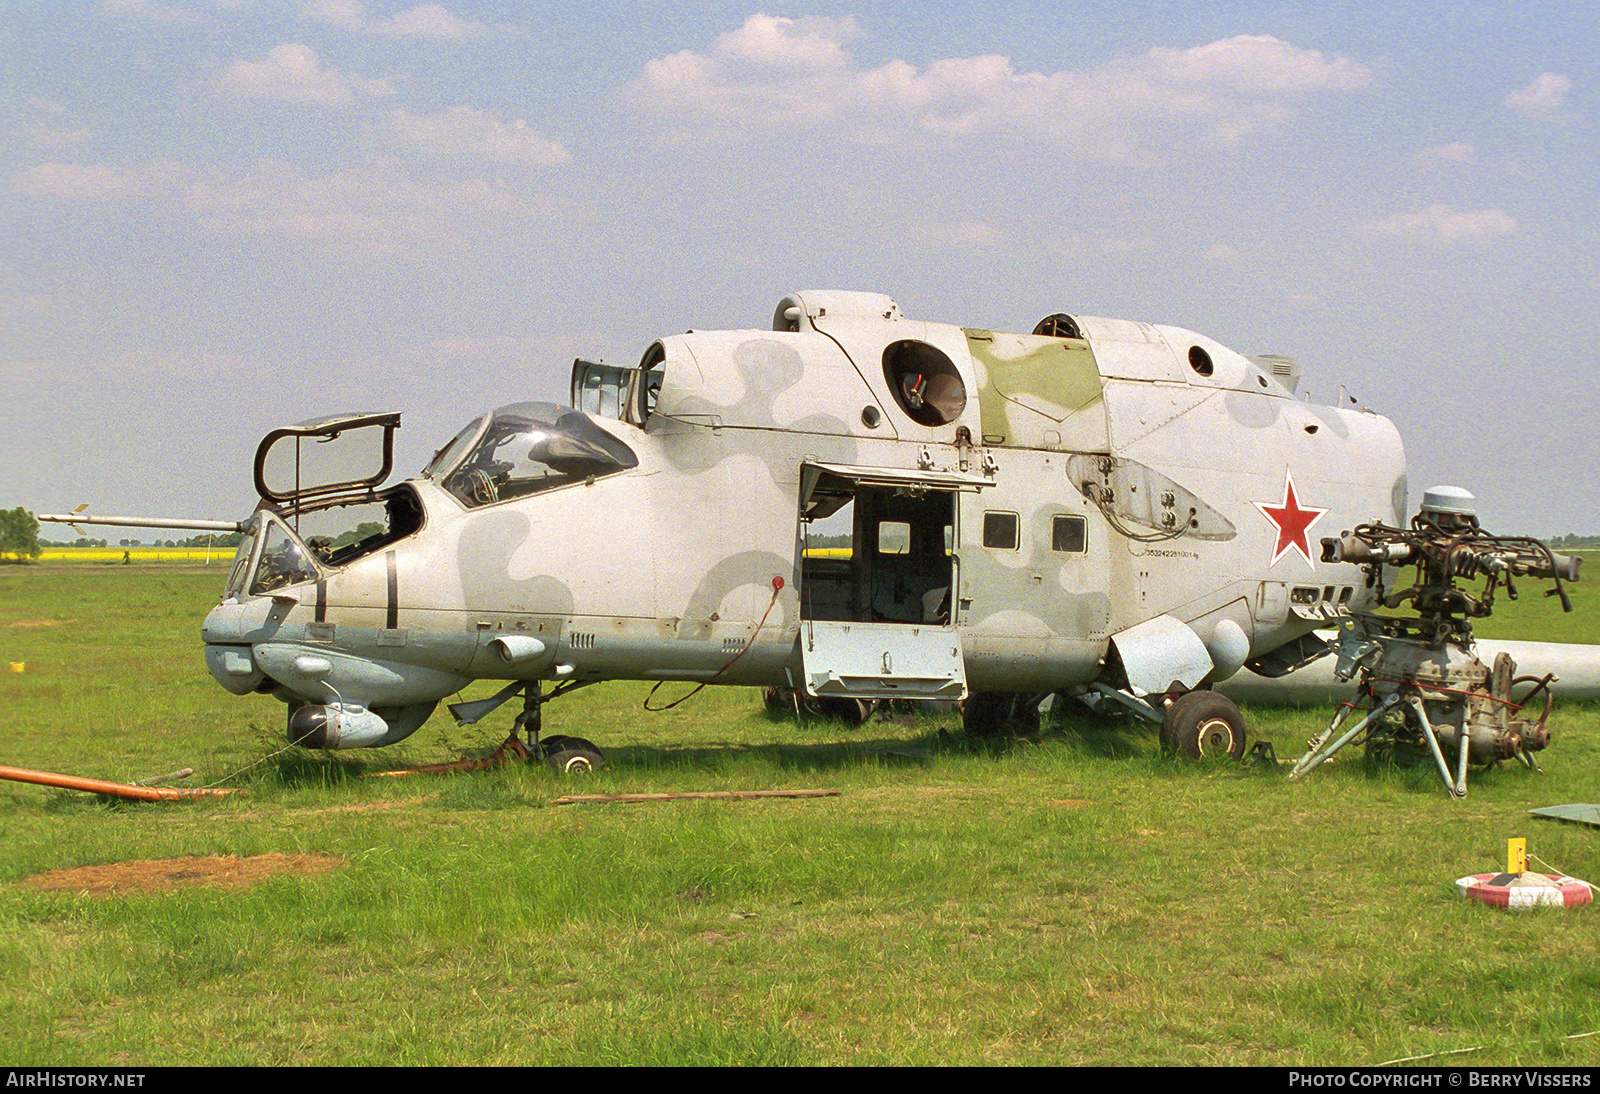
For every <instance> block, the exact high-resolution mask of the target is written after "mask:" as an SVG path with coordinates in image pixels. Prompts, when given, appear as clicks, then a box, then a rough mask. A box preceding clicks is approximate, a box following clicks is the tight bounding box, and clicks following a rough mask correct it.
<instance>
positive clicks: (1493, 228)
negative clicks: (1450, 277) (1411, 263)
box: [1363, 204, 1517, 245]
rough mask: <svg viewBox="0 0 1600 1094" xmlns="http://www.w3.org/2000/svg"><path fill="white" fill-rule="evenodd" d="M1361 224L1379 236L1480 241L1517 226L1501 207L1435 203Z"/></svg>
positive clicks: (1369, 231)
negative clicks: (1473, 206) (1461, 207)
mask: <svg viewBox="0 0 1600 1094" xmlns="http://www.w3.org/2000/svg"><path fill="white" fill-rule="evenodd" d="M1363 228H1364V229H1365V230H1366V231H1367V232H1368V233H1369V234H1371V235H1378V236H1392V237H1397V238H1407V239H1425V240H1442V241H1444V242H1447V243H1472V244H1479V245H1483V244H1487V243H1488V242H1489V241H1490V240H1492V239H1494V238H1496V237H1498V236H1505V235H1511V234H1512V233H1513V232H1515V231H1516V230H1517V221H1516V218H1515V217H1513V216H1511V215H1510V214H1509V213H1506V212H1505V211H1503V210H1501V209H1455V208H1452V207H1451V206H1449V205H1438V204H1436V205H1430V206H1428V207H1427V208H1426V209H1422V210H1419V211H1417V212H1414V213H1396V214H1394V215H1393V216H1390V217H1384V218H1382V219H1379V220H1370V221H1368V222H1367V223H1366V224H1365V225H1363Z"/></svg>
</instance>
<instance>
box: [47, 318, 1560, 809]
mask: <svg viewBox="0 0 1600 1094" xmlns="http://www.w3.org/2000/svg"><path fill="white" fill-rule="evenodd" d="M1298 380H1299V369H1298V366H1297V364H1296V363H1295V362H1294V361H1293V360H1291V359H1289V358H1285V357H1278V356H1262V357H1253V358H1252V357H1246V356H1243V355H1241V354H1239V353H1236V352H1234V351H1233V350H1230V349H1228V348H1226V347H1224V346H1222V345H1220V344H1218V343H1216V342H1215V341H1212V340H1211V339H1209V338H1206V337H1204V336H1202V335H1199V334H1195V333H1192V332H1190V331H1187V330H1182V329H1179V328H1176V327H1170V326H1157V325H1152V324H1148V323H1139V322H1128V321H1123V320H1116V319H1099V318H1091V317H1087V316H1069V315H1065V314H1056V315H1051V316H1049V317H1047V318H1046V319H1044V320H1043V321H1041V322H1040V323H1039V324H1038V326H1037V327H1036V328H1035V329H1034V330H1033V331H1032V333H1030V334H1025V335H1024V334H1011V333H1005V332H1001V331H991V330H978V329H969V328H964V327H960V326H953V325H947V324H942V323H932V322H922V321H917V320H913V319H910V318H908V317H907V316H905V315H903V314H902V313H901V311H900V309H899V307H898V306H897V305H896V304H895V303H894V301H893V300H891V299H889V298H888V297H887V296H881V295H877V294H872V293H858V292H832V291H829V292H821V291H816V292H813V291H808V292H800V293H796V294H793V295H790V296H787V297H784V298H783V299H782V300H781V301H780V302H779V304H778V306H777V309H776V311H775V313H774V315H773V319H772V323H771V328H770V329H762V330H738V331H706V332H700V331H691V332H689V333H687V334H683V335H677V336H673V337H667V338H662V339H660V340H659V341H656V342H655V343H653V344H652V345H651V346H650V347H649V348H648V349H647V350H646V351H645V353H644V356H643V359H642V360H641V361H640V363H639V364H638V366H636V367H632V368H628V367H619V366H615V365H608V364H603V363H599V362H589V361H582V360H580V361H577V362H576V363H575V364H574V366H573V372H572V383H571V404H572V405H571V406H557V405H554V404H551V403H540V402H524V403H515V404H512V405H509V406H504V407H501V408H499V409H497V410H493V411H490V412H487V413H484V414H482V415H480V416H479V417H476V418H474V419H473V420H472V421H471V422H470V423H468V424H467V426H466V427H465V428H463V429H462V430H461V431H460V432H459V433H458V434H457V435H456V436H455V437H454V438H453V439H452V440H450V441H449V442H448V443H446V444H445V445H444V446H443V447H442V448H440V449H439V450H438V452H437V454H436V455H435V456H434V457H433V459H432V460H431V462H429V464H428V465H427V467H426V468H424V469H423V471H422V472H421V474H420V475H419V476H418V477H415V478H411V479H408V480H406V481H404V482H401V483H399V484H397V485H391V486H387V487H385V486H384V485H383V483H384V480H385V479H386V478H387V477H388V475H389V472H390V470H391V466H392V463H393V460H392V451H393V435H394V431H395V429H397V428H398V426H399V424H400V416H399V415H398V414H359V415H344V416H339V417H331V418H323V419H318V420H315V421H310V422H304V423H301V424H299V425H297V426H292V427H289V428H285V429H280V430H276V431H274V432H272V433H270V434H268V436H267V437H266V438H265V439H264V440H263V441H262V443H261V446H260V447H259V449H258V450H257V453H256V460H255V481H256V488H257V490H258V492H259V494H260V496H261V498H262V503H261V505H260V507H259V508H258V509H257V510H256V512H255V513H253V514H252V515H251V516H250V517H249V519H247V520H245V521H243V522H240V523H238V524H235V523H232V522H187V523H183V522H179V523H174V522H162V521H154V520H142V519H140V518H120V519H118V518H97V517H93V516H90V515H88V514H81V513H80V514H67V515H64V516H41V517H40V519H41V520H61V521H75V522H83V523H94V522H99V523H123V524H146V525H153V526H160V527H175V526H186V527H212V528H225V529H230V530H231V529H238V530H239V531H241V532H242V533H243V535H242V540H241V543H240V545H239V548H238V553H237V556H236V558H235V560H234V564H233V568H232V572H231V574H230V576H229V578H228V582H227V586H226V589H225V590H224V592H223V596H222V600H221V603H219V604H218V605H217V606H216V607H215V608H213V609H212V610H211V612H210V614H209V615H208V616H207V617H206V619H205V622H204V624H203V625H202V628H201V634H202V637H203V638H204V641H205V657H206V664H207V667H208V668H209V670H210V672H211V674H212V676H213V677H215V678H216V680H217V682H218V683H219V684H221V685H222V686H223V687H224V688H226V689H227V690H228V691H230V692H233V693H234V694H237V695H250V694H253V693H254V694H268V695H273V696H275V697H276V698H278V699H280V700H282V701H283V702H285V703H286V704H287V706H288V736H289V738H290V739H291V740H293V741H296V742H298V743H299V744H301V745H304V746H305V747H307V748H329V749H344V748H360V747H370V746H380V745H390V744H394V743H395V742H397V741H400V740H402V739H404V738H406V737H407V736H409V735H410V734H412V733H413V732H415V731H416V729H417V728H418V727H419V726H421V725H422V724H423V723H424V722H425V721H426V720H427V719H428V717H429V716H430V715H431V714H432V713H433V711H434V709H435V707H436V705H437V704H438V703H439V701H440V700H442V699H444V698H445V697H447V696H450V695H452V694H454V693H456V692H458V691H459V690H460V689H462V688H463V687H464V686H466V685H467V684H469V683H471V682H472V681H474V680H480V679H492V680H504V681H506V682H507V684H506V686H505V687H504V688H502V689H501V690H500V691H499V692H498V693H497V694H496V695H495V696H494V697H493V698H491V699H486V700H479V701H476V702H468V703H459V704H457V705H455V706H453V707H452V708H451V710H452V712H453V713H454V714H455V715H456V717H457V719H458V720H459V721H461V722H463V723H466V722H475V721H477V720H478V719H480V718H482V717H483V716H484V715H486V714H487V713H488V712H489V711H490V710H492V709H493V708H495V707H497V706H499V705H501V704H502V703H505V702H507V701H509V700H511V699H513V698H516V697H518V696H520V697H521V699H522V711H521V713H520V714H519V715H518V716H517V719H516V726H515V728H514V730H513V733H512V741H513V742H515V741H516V740H517V734H518V733H519V732H521V733H525V734H526V735H527V736H528V738H529V742H528V745H526V746H522V745H519V747H520V748H522V749H524V750H525V751H527V752H529V753H531V754H534V755H539V756H542V757H543V758H545V759H547V760H548V761H550V762H552V763H554V764H556V765H557V766H561V767H571V768H582V767H587V766H591V765H593V764H598V763H600V762H601V757H600V753H599V749H598V748H597V747H596V746H594V745H593V744H592V743H590V742H588V741H585V740H582V739H581V738H573V737H565V736H557V737H546V738H544V739H543V740H542V741H541V739H540V731H541V727H542V720H541V708H542V704H543V703H544V702H546V701H548V700H549V699H551V698H555V697H558V696H560V695H562V694H565V693H566V692H568V691H570V690H572V689H573V688H576V687H580V686H583V685H585V684H588V683H592V682H595V681H600V680H612V679H633V680H644V681H681V682H690V683H716V684H727V685H740V686H757V687H767V688H789V689H795V690H797V691H798V692H799V693H800V694H802V695H805V696H809V697H814V698H815V699H817V700H821V701H860V702H872V701H878V700H891V699H896V700H898V699H906V700H963V699H965V700H966V703H965V709H964V722H965V724H966V727H967V728H968V730H969V731H971V732H975V733H981V732H985V731H991V730H993V729H994V728H995V727H996V726H997V725H998V723H999V721H1000V720H1001V718H1002V716H1003V714H1004V713H1005V711H1006V710H1007V709H1008V708H1009V707H1010V706H1012V705H1014V701H1015V697H1017V696H1030V697H1031V698H1032V699H1033V700H1037V698H1039V697H1040V696H1041V695H1043V694H1046V693H1051V694H1059V693H1065V694H1067V695H1072V696H1077V697H1079V698H1082V699H1085V700H1086V701H1088V702H1090V703H1091V705H1093V704H1098V705H1100V706H1102V707H1117V708H1128V709H1131V710H1133V711H1134V712H1135V713H1137V714H1140V715H1142V716H1144V717H1145V718H1147V719H1149V720H1151V721H1153V722H1155V723H1157V724H1160V725H1162V727H1163V728H1162V735H1163V740H1164V741H1165V742H1166V743H1168V744H1169V745H1171V746H1172V747H1174V748H1177V749H1179V750H1180V751H1183V752H1185V753H1187V754H1189V755H1194V756H1198V755H1200V754H1202V753H1218V752H1223V753H1227V754H1229V755H1232V756H1234V757H1238V756H1240V755H1242V753H1243V752H1244V750H1245V744H1246V738H1245V727H1244V722H1243V718H1242V716H1241V715H1240V713H1239V710H1238V708H1237V707H1236V706H1235V705H1234V704H1233V703H1232V702H1231V701H1230V700H1228V699H1227V698H1226V697H1224V696H1222V695H1219V694H1218V693H1217V692H1215V691H1213V690H1211V689H1212V685H1214V684H1217V683H1218V682H1220V681H1223V680H1226V679H1228V678H1229V677H1232V676H1233V675H1234V674H1235V673H1238V672H1239V670H1240V669H1241V668H1243V667H1244V666H1246V665H1248V666H1250V667H1251V669H1252V670H1254V671H1255V672H1257V673H1260V674H1263V675H1266V676H1278V675H1283V674H1284V673H1286V672H1288V671H1290V670H1291V669H1293V668H1295V667H1297V666H1298V665H1300V664H1301V663H1303V662H1306V661H1308V660H1310V659H1313V658H1314V657H1315V656H1316V655H1318V654H1319V653H1323V652H1327V651H1328V650H1329V649H1330V646H1329V644H1328V642H1327V641H1326V640H1325V639H1323V638H1320V637H1317V636H1316V635H1315V634H1314V631H1315V630H1316V629H1317V628H1318V627H1326V626H1329V625H1332V624H1334V623H1337V622H1339V621H1340V620H1346V619H1349V618H1351V617H1352V616H1356V617H1360V616H1362V615H1363V613H1366V612H1369V611H1370V610H1371V609H1373V608H1375V607H1377V606H1379V604H1380V602H1381V600H1382V598H1383V597H1384V595H1385V584H1384V579H1383V575H1384V574H1385V573H1388V572H1390V571H1392V569H1393V565H1394V564H1398V563H1400V562H1402V561H1404V559H1405V558H1406V557H1409V556H1405V555H1404V552H1402V551H1401V550H1400V548H1399V547H1397V546H1394V544H1395V543H1396V542H1398V541H1397V540H1394V539H1393V538H1390V539H1384V538H1383V537H1381V536H1377V535H1376V534H1374V533H1372V532H1371V531H1370V530H1368V531H1366V532H1365V533H1364V534H1366V535H1367V537H1368V538H1367V539H1365V540H1360V541H1359V543H1354V542H1348V537H1349V536H1350V535H1351V533H1350V532H1349V530H1350V529H1363V528H1367V527H1369V525H1370V522H1377V524H1376V525H1375V526H1376V527H1383V528H1389V527H1390V526H1394V527H1399V526H1401V524H1402V521H1403V520H1404V518H1405V512H1406V505H1407V488H1406V465H1405V456H1404V451H1403V448H1402V445H1401V441H1400V437H1399V435H1398V433H1397V431H1396V429H1395V427H1394V425H1393V424H1392V423H1391V422H1390V421H1389V420H1388V419H1386V418H1384V417H1382V416H1380V415H1378V414H1375V413H1373V412H1371V411H1369V410H1366V409H1363V408H1359V407H1356V406H1354V405H1350V406H1321V405H1315V404H1311V403H1308V402H1305V401H1303V400H1301V399H1300V398H1299V397H1298V396H1297V394H1296V388H1297V385H1298ZM1473 523H1474V525H1475V521H1474V522H1473ZM1430 527H1431V526H1430ZM1324 533H1325V534H1326V536H1327V537H1332V538H1330V539H1329V542H1335V541H1337V542H1345V544H1346V546H1345V548H1344V549H1343V552H1342V553H1341V552H1340V551H1338V550H1334V549H1332V548H1324V549H1320V550H1319V547H1318V544H1317V537H1319V535H1321V534H1324ZM1339 537H1345V539H1344V540H1340V539H1339ZM1401 538H1402V539H1403V538H1404V536H1403V535H1402V536H1401ZM1374 542H1377V543H1380V544H1381V546H1380V547H1373V546H1372V543H1374ZM1529 542H1531V541H1529ZM1484 551H1486V552H1487V554H1486V555H1485V557H1486V558H1487V557H1488V556H1489V555H1493V557H1494V560H1495V561H1494V565H1493V566H1489V565H1488V564H1487V563H1486V567H1485V568H1486V569H1494V568H1495V567H1498V568H1499V570H1503V571H1505V575H1506V578H1507V580H1508V581H1509V578H1510V576H1511V575H1512V574H1518V575H1520V574H1524V573H1532V574H1533V575H1534V576H1536V577H1547V578H1554V579H1555V580H1556V581H1557V584H1558V586H1559V583H1560V581H1561V579H1562V578H1563V577H1564V578H1565V579H1567V580H1573V579H1575V578H1576V576H1577V574H1576V569H1577V567H1576V563H1575V562H1574V561H1573V560H1571V559H1566V558H1563V557H1562V556H1555V555H1551V554H1550V553H1549V551H1548V550H1543V551H1542V552H1541V551H1539V550H1536V549H1535V548H1533V547H1528V546H1526V544H1523V543H1521V542H1520V541H1519V543H1518V545H1517V546H1516V548H1515V549H1514V550H1513V549H1510V548H1504V545H1498V544H1497V546H1496V547H1495V550H1493V551H1491V550H1489V548H1487V547H1485V548H1484ZM1496 551H1498V553H1495V552H1496ZM1385 552H1387V553H1385ZM1519 552H1520V553H1519ZM1375 560H1376V564H1374V562H1375ZM1497 572H1498V571H1497ZM1433 579H1434V580H1443V581H1445V582H1446V583H1449V582H1450V580H1451V575H1450V572H1449V571H1448V568H1447V569H1446V571H1445V572H1444V573H1443V574H1442V575H1440V574H1434V577H1433ZM1474 603H1476V602H1474ZM1434 606H1435V607H1439V605H1434ZM1443 607H1444V609H1445V610H1446V614H1447V615H1449V614H1450V612H1451V611H1453V610H1456V606H1455V605H1453V604H1447V605H1444V606H1443ZM1456 614H1457V615H1459V614H1460V612H1459V611H1456ZM1452 618H1454V616H1452ZM1380 637H1381V636H1380ZM1392 637H1393V638H1394V640H1395V641H1397V642H1398V641H1404V640H1406V637H1405V636H1402V635H1398V634H1397V635H1394V636H1392ZM1410 637H1411V638H1412V639H1416V640H1419V641H1424V642H1431V641H1433V640H1434V637H1435V636H1422V635H1415V634H1414V635H1411V636H1410ZM1448 637H1451V638H1452V640H1457V639H1458V638H1459V634H1458V632H1457V631H1451V632H1450V635H1449V636H1448ZM1385 640H1386V641H1387V639H1385ZM1467 641H1468V642H1469V643H1470V632H1469V633H1468V634H1467ZM1354 656H1356V657H1357V659H1358V660H1359V659H1360V658H1362V657H1364V658H1365V660H1364V661H1361V664H1362V665H1366V666H1368V667H1370V666H1371V665H1372V664H1373V662H1374V659H1373V655H1371V654H1370V651H1367V652H1363V651H1357V653H1356V655H1354ZM1352 671H1353V670H1352ZM1485 671H1486V672H1487V670H1485ZM1505 675H1506V674H1505V672H1504V671H1503V670H1502V671H1501V673H1500V677H1497V678H1496V679H1500V678H1501V677H1505ZM1458 676H1459V674H1458ZM1453 679H1455V678H1453ZM1461 679H1465V677H1461ZM1457 682H1458V683H1459V680H1458V681H1457ZM1546 685H1548V681H1546ZM1466 686H1469V687H1474V686H1475V687H1478V688H1480V690H1484V691H1486V692H1487V690H1489V688H1490V683H1489V682H1487V679H1486V678H1485V679H1480V680H1478V682H1477V684H1475V685H1473V684H1469V685H1466ZM547 687H548V688H549V689H550V690H549V691H548V692H547V691H546V690H545V689H546V688H547ZM1430 694H1432V693H1430ZM1497 694H1498V693H1497ZM1397 703H1398V701H1396V702H1395V703H1390V704H1389V705H1390V706H1391V707H1392V706H1395V705H1396V704H1397ZM1385 709H1386V711H1387V710H1388V708H1387V707H1386V708H1385ZM1410 709H1411V708H1410V707H1409V706H1404V707H1403V708H1402V709H1401V710H1400V712H1399V713H1400V714H1401V715H1405V713H1406V711H1409V710H1410ZM1434 720H1435V722H1437V723H1439V724H1438V725H1437V726H1433V727H1432V728H1434V729H1435V731H1438V730H1439V729H1440V727H1444V729H1445V732H1444V733H1443V734H1441V735H1442V736H1444V737H1445V740H1446V743H1447V744H1448V743H1449V742H1450V741H1452V740H1456V739H1459V740H1460V741H1461V742H1462V743H1461V755H1462V756H1463V757H1465V755H1466V752H1467V746H1466V743H1465V742H1466V740H1467V733H1466V732H1465V731H1463V730H1462V729H1461V728H1460V727H1461V722H1462V718H1461V717H1458V718H1456V723H1455V726H1456V730H1455V737H1450V736H1449V735H1448V726H1447V725H1446V723H1448V721H1449V719H1448V718H1445V717H1440V716H1438V713H1437V711H1435V719H1434ZM1502 720H1503V719H1502ZM1430 725H1431V723H1430ZM1529 744H1530V747H1534V743H1533V742H1532V741H1531V739H1530V742H1529ZM1507 747H1508V748H1509V749H1510V751H1512V752H1516V751H1517V748H1518V747H1519V746H1507ZM1435 751H1436V752H1437V746H1435ZM1475 758H1476V757H1475ZM1464 762H1465V761H1464V759H1463V763H1464ZM1463 782H1464V777H1463ZM1463 792H1464V788H1463Z"/></svg>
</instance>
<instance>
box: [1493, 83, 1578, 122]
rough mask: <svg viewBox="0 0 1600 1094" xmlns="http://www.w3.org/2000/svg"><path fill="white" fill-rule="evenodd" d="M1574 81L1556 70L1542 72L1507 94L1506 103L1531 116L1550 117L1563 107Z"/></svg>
mask: <svg viewBox="0 0 1600 1094" xmlns="http://www.w3.org/2000/svg"><path fill="white" fill-rule="evenodd" d="M1571 90H1572V81H1571V80H1569V79H1567V78H1566V77H1565V76H1562V75H1560V74H1559V73H1555V72H1541V73H1540V74H1539V75H1538V76H1537V77H1536V78H1535V79H1534V81H1533V83H1531V84H1529V85H1528V86H1527V87H1525V88H1523V89H1522V90H1521V91H1513V92H1512V93H1511V94H1509V95H1507V96H1506V99H1505V104H1506V106H1508V107H1510V108H1511V109H1512V110H1515V111H1516V112H1517V113H1519V114H1525V115H1527V116H1528V117H1530V118H1548V117H1550V116H1552V115H1554V114H1555V113H1556V112H1557V111H1559V110H1560V109H1561V104H1562V103H1563V102H1565V101H1566V98H1567V92H1569V91H1571Z"/></svg>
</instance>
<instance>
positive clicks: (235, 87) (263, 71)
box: [219, 43, 394, 106]
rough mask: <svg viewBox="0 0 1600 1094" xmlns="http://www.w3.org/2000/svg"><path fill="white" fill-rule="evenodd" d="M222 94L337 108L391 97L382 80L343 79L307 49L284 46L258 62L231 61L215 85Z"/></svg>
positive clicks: (287, 44) (275, 49) (276, 48)
mask: <svg viewBox="0 0 1600 1094" xmlns="http://www.w3.org/2000/svg"><path fill="white" fill-rule="evenodd" d="M219 84H220V86H221V87H222V89H223V90H225V91H228V92H230V93H232V94H235V95H242V96H244V97H246V98H250V99H271V100H276V101H279V102H293V103H319V104H322V105H324V106H337V105H339V104H341V103H347V102H349V101H350V100H351V99H352V98H354V97H355V96H356V95H358V94H359V95H365V96H380V95H392V94H393V93H394V88H393V87H392V86H390V84H389V83H388V81H386V80H367V79H362V78H361V77H358V76H346V75H345V74H344V73H342V72H338V71H335V70H334V69H331V68H323V67H322V66H321V64H319V63H318V61H317V55H316V53H315V51H313V50H312V49H311V47H309V46H303V45H299V44H297V43H285V44H283V45H281V46H275V47H274V48H273V49H272V50H271V52H269V53H268V54H267V56H266V57H265V59H263V60H260V61H235V62H234V63H233V64H231V65H229V66H228V69H227V71H226V72H224V73H223V74H222V78H221V80H220V81H219Z"/></svg>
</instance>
